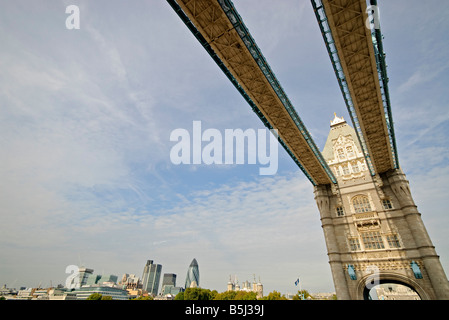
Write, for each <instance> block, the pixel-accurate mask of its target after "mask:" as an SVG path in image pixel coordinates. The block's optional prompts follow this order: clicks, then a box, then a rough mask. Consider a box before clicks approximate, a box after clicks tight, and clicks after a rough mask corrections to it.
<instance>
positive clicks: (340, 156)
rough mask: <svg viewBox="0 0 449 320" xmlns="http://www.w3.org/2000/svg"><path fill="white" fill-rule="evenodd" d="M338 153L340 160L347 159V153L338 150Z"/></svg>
mask: <svg viewBox="0 0 449 320" xmlns="http://www.w3.org/2000/svg"><path fill="white" fill-rule="evenodd" d="M337 153H338V157H339V158H340V159H344V158H345V152H344V151H343V149H338V150H337Z"/></svg>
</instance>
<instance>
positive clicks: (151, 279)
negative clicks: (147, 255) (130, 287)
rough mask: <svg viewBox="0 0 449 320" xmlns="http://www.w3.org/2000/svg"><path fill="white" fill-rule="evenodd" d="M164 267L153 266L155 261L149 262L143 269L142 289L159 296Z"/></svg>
mask: <svg viewBox="0 0 449 320" xmlns="http://www.w3.org/2000/svg"><path fill="white" fill-rule="evenodd" d="M161 272H162V265H160V264H153V260H147V263H146V264H145V267H144V268H143V275H142V289H143V290H144V291H147V292H148V293H149V294H153V295H155V296H156V295H157V292H158V289H159V280H160V278H161Z"/></svg>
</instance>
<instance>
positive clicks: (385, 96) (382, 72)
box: [369, 0, 399, 169]
mask: <svg viewBox="0 0 449 320" xmlns="http://www.w3.org/2000/svg"><path fill="white" fill-rule="evenodd" d="M370 5H371V6H374V7H375V9H373V10H378V6H377V0H370ZM372 12H373V11H371V12H370V13H369V17H370V21H371V22H372V23H371V35H372V39H373V46H374V52H375V54H376V65H377V72H378V74H379V80H380V83H381V86H380V89H381V92H382V101H383V104H384V110H385V120H386V123H387V128H388V133H389V139H390V146H391V150H392V152H393V161H394V166H395V169H398V168H399V158H398V149H397V145H396V136H395V133H394V122H393V115H392V112H391V102H390V92H389V89H388V81H389V79H388V75H387V63H386V61H385V52H384V49H383V43H382V38H383V36H382V32H381V31H380V21H376V22H375V21H374V19H375V18H377V19H379V15H377V16H375V15H373V14H372ZM377 13H378V12H377Z"/></svg>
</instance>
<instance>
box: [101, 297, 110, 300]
mask: <svg viewBox="0 0 449 320" xmlns="http://www.w3.org/2000/svg"><path fill="white" fill-rule="evenodd" d="M101 300H112V297H111V296H102V297H101Z"/></svg>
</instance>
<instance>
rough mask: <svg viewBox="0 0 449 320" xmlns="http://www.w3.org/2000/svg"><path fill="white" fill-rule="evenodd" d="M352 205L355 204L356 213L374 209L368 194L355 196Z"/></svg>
mask: <svg viewBox="0 0 449 320" xmlns="http://www.w3.org/2000/svg"><path fill="white" fill-rule="evenodd" d="M352 205H353V206H354V210H355V212H356V213H362V212H369V211H372V210H371V205H370V204H369V200H368V197H366V196H355V197H354V198H353V199H352Z"/></svg>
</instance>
